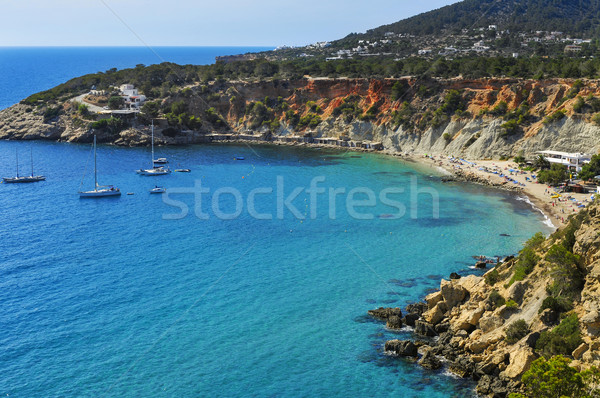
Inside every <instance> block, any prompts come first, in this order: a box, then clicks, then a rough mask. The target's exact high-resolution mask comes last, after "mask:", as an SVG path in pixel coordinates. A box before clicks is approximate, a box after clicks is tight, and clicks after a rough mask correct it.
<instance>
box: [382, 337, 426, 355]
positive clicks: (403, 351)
mask: <svg viewBox="0 0 600 398" xmlns="http://www.w3.org/2000/svg"><path fill="white" fill-rule="evenodd" d="M384 350H385V351H386V352H390V353H393V354H395V355H398V356H400V357H413V358H416V357H418V356H419V353H418V347H417V346H416V345H415V343H413V342H412V341H410V340H389V341H386V342H385V347H384Z"/></svg>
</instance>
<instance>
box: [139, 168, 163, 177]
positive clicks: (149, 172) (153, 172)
mask: <svg viewBox="0 0 600 398" xmlns="http://www.w3.org/2000/svg"><path fill="white" fill-rule="evenodd" d="M135 172H136V173H138V174H139V175H142V176H164V175H167V174H171V170H169V169H168V168H165V167H153V168H151V169H139V170H136V171H135Z"/></svg>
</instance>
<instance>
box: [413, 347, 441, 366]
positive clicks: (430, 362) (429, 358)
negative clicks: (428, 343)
mask: <svg viewBox="0 0 600 398" xmlns="http://www.w3.org/2000/svg"><path fill="white" fill-rule="evenodd" d="M418 363H419V365H421V366H422V367H424V368H426V369H431V370H436V369H439V368H441V367H442V361H440V360H439V359H438V358H437V357H436V356H435V354H434V353H433V352H432V351H431V350H430V349H428V350H426V351H425V353H424V354H423V356H422V357H421V359H419V362H418Z"/></svg>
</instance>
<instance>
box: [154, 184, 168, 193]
mask: <svg viewBox="0 0 600 398" xmlns="http://www.w3.org/2000/svg"><path fill="white" fill-rule="evenodd" d="M165 192H167V190H166V189H165V188H164V187H159V186H157V185H155V186H154V188H152V189H151V190H150V193H165Z"/></svg>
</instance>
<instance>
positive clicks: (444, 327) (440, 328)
mask: <svg viewBox="0 0 600 398" xmlns="http://www.w3.org/2000/svg"><path fill="white" fill-rule="evenodd" d="M433 329H434V330H435V332H436V333H437V334H442V333H446V332H447V331H448V330H450V322H442V323H438V324H437V325H435V326H434V328H433Z"/></svg>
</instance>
